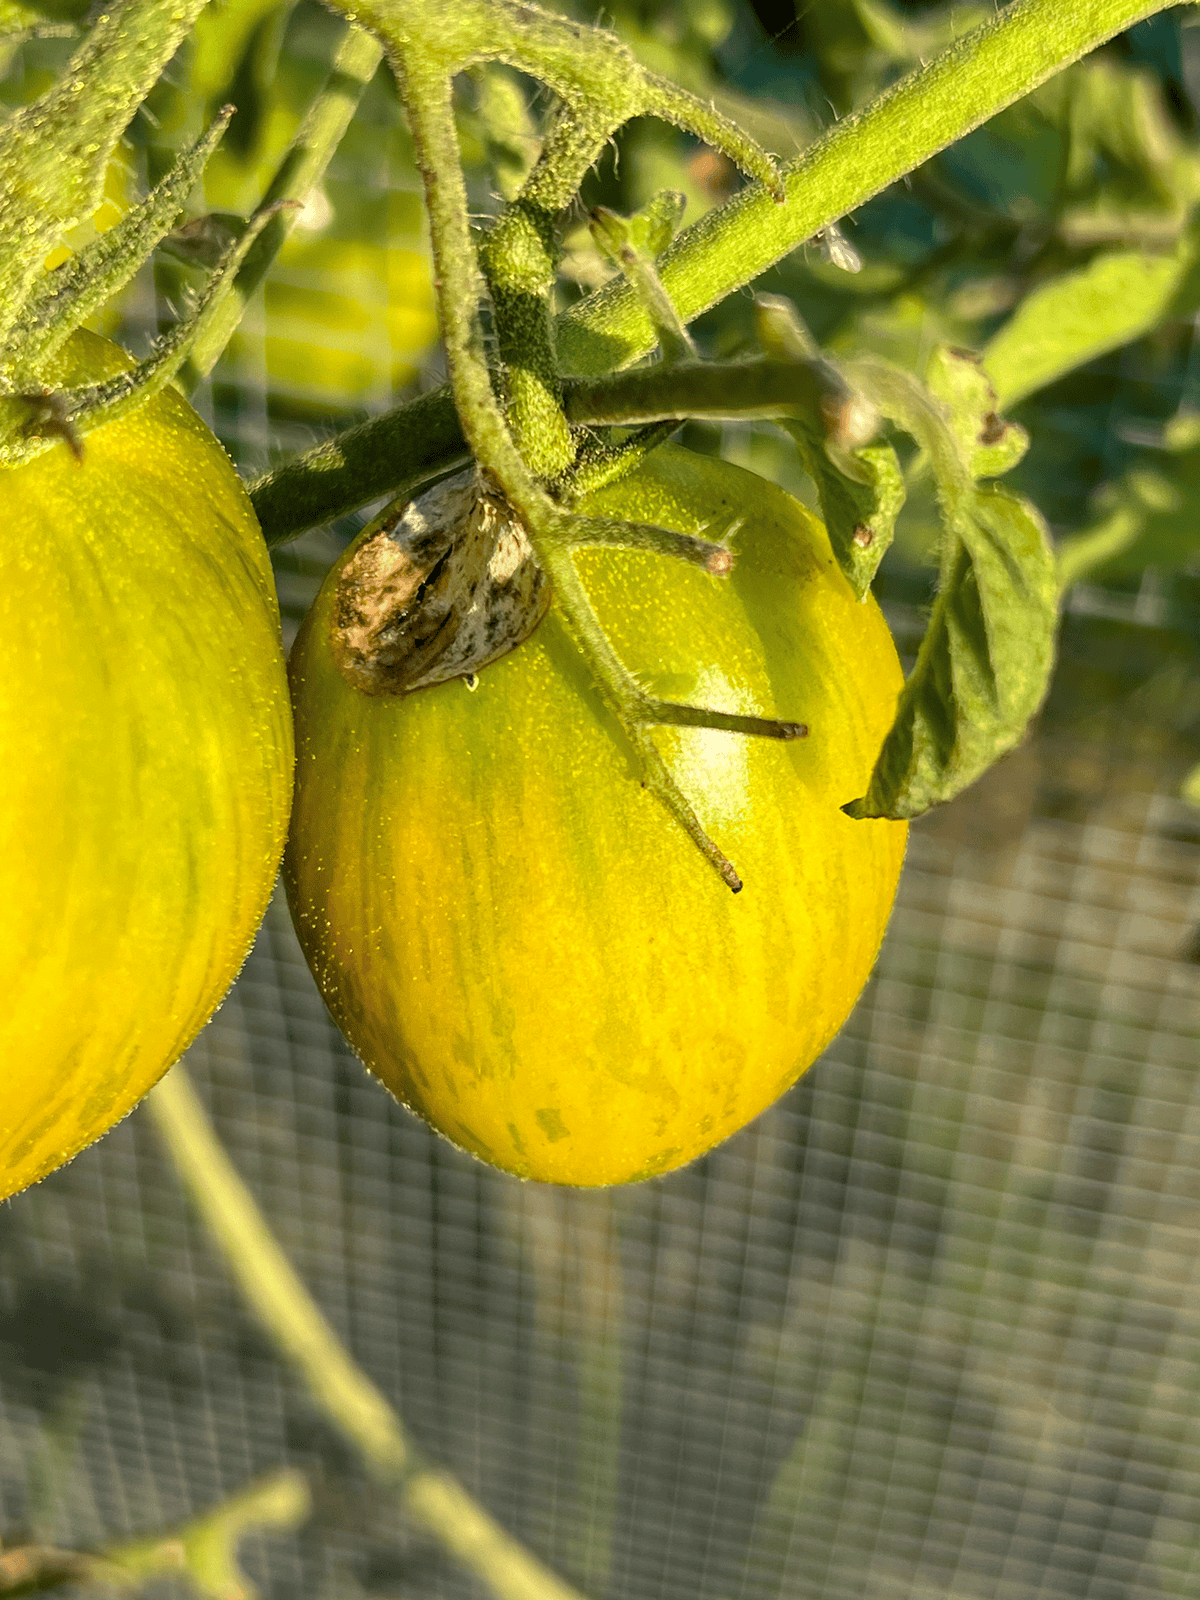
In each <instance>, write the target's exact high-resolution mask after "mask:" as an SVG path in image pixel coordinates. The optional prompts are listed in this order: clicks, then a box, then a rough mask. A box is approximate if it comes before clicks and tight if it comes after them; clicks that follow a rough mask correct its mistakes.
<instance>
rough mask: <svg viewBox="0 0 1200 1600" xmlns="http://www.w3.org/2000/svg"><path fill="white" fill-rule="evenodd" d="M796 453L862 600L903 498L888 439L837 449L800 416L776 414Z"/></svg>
mask: <svg viewBox="0 0 1200 1600" xmlns="http://www.w3.org/2000/svg"><path fill="white" fill-rule="evenodd" d="M780 426H781V427H782V428H784V429H786V431H787V432H788V433H789V434H791V436H792V438H793V439H794V440H795V441H796V448H797V450H798V451H799V453H800V462H801V465H802V466H803V468H804V470H805V472H807V473H808V475H809V477H810V478H811V479H812V481H813V483H814V485H815V486H816V490H817V497H818V499H819V500H820V503H821V518H822V521H823V522H824V523H825V527H826V531H827V532H828V534H829V542H830V544H832V546H833V553H834V555H835V556H836V557H837V561H838V565H839V566H840V567H841V569H842V571H843V573H844V574H845V576H846V578H847V580H848V581H849V584H850V587H851V588H852V589H853V590H854V592H855V594H856V595H857V596H858V598H859V599H860V600H861V599H863V598H864V597H865V595H866V593H867V591H868V589H870V587H871V580H872V579H873V578H874V576H875V573H876V571H877V570H878V567H879V563H880V561H882V559H883V554H884V551H885V550H886V549H887V547H888V545H890V544H891V542H892V536H893V534H894V532H895V528H896V517H897V515H898V514H899V511H900V507H901V506H902V505H903V504H904V474H903V473H902V472H901V470H900V463H899V462H898V461H897V459H896V452H895V451H894V450H893V449H892V447H891V445H890V444H876V445H866V446H864V447H863V448H862V449H859V450H844V449H840V448H839V447H838V446H837V445H836V444H833V443H831V442H830V441H829V440H828V439H827V438H826V437H825V434H824V431H823V430H822V429H819V428H818V427H816V426H814V424H813V423H812V422H811V421H808V420H806V419H803V418H794V419H793V418H783V419H780Z"/></svg>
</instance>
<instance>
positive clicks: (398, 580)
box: [332, 468, 550, 694]
mask: <svg viewBox="0 0 1200 1600" xmlns="http://www.w3.org/2000/svg"><path fill="white" fill-rule="evenodd" d="M549 604H550V585H549V583H548V582H547V580H546V576H545V574H544V573H543V572H542V570H541V568H540V567H539V566H538V564H537V561H536V559H535V557H534V554H533V549H532V547H531V545H530V543H529V539H528V536H527V535H526V533H525V530H524V528H523V527H522V526H521V524H520V523H519V522H518V521H517V519H516V518H515V517H514V516H513V514H512V512H511V510H510V509H509V507H508V506H507V504H506V503H505V502H504V501H503V500H502V499H501V498H500V497H499V496H498V495H497V494H495V493H494V492H492V491H491V490H489V489H488V488H487V487H486V486H485V485H484V483H483V481H482V479H481V478H480V476H479V474H478V473H476V471H475V470H474V468H471V469H469V470H468V471H466V472H461V473H458V474H457V475H456V476H454V477H452V478H447V479H446V480H445V481H444V482H442V483H439V484H436V485H435V486H434V487H433V488H432V489H429V490H427V491H426V493H425V494H423V495H419V496H418V497H417V498H416V499H415V500H410V501H409V502H408V503H407V504H406V505H405V506H404V507H403V508H402V509H401V510H400V511H399V512H398V513H397V510H396V509H395V508H394V507H393V508H389V510H388V511H387V512H385V513H384V514H383V515H382V516H381V517H379V518H378V519H377V520H376V522H375V524H373V525H372V527H370V528H369V529H368V530H367V532H366V534H365V536H364V537H363V538H362V540H361V541H360V542H359V544H358V545H357V546H356V547H355V548H354V550H353V552H352V553H351V555H350V556H349V557H348V559H347V560H346V563H345V565H344V567H343V568H342V571H341V573H340V575H339V577H338V583H337V592H336V599H335V603H334V613H333V634H332V644H333V654H334V659H335V661H336V663H337V665H338V667H339V669H340V670H341V672H342V673H343V675H344V676H345V677H346V678H347V679H348V680H349V681H350V682H351V683H352V684H353V685H354V686H355V687H356V688H357V689H360V690H362V691H363V693H365V694H410V693H412V692H413V690H415V689H424V688H429V687H430V686H432V685H433V684H436V683H445V682H446V681H447V680H448V679H450V678H468V679H470V678H473V677H474V676H475V674H476V673H478V672H479V671H480V669H481V668H483V667H485V666H487V665H488V664H489V663H491V662H493V661H497V660H499V658H500V657H501V656H504V655H507V654H508V652H509V651H510V650H514V649H515V648H516V647H517V645H519V644H521V643H522V642H523V641H524V640H525V639H527V638H528V637H529V635H530V634H531V633H532V632H533V630H534V629H535V628H536V627H537V625H538V623H539V622H540V621H541V619H542V617H543V616H545V614H546V610H547V608H548V606H549Z"/></svg>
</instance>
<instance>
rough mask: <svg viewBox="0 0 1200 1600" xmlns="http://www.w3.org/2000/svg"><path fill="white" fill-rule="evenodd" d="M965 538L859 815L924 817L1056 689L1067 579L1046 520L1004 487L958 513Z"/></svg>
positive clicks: (1010, 740) (855, 807) (979, 492)
mask: <svg viewBox="0 0 1200 1600" xmlns="http://www.w3.org/2000/svg"><path fill="white" fill-rule="evenodd" d="M956 528H957V532H958V534H959V546H958V550H957V553H956V555H955V557H954V560H953V562H952V565H951V567H950V572H949V575H948V577H947V578H946V581H945V583H944V584H943V586H942V590H941V593H940V594H939V595H938V598H937V601H936V603H935V605H934V608H933V614H932V616H931V617H930V620H929V627H928V629H927V631H926V634H925V638H924V640H923V641H922V644H921V649H920V652H919V654H918V656H917V663H916V666H915V667H914V668H913V671H912V675H911V676H910V677H909V679H908V682H907V683H906V684H905V686H904V689H903V691H902V693H901V696H900V702H899V706H898V709H897V715H896V722H895V725H894V726H893V728H892V730H891V732H890V733H889V734H888V736H887V739H886V740H885V741H884V746H883V749H882V751H881V752H880V756H879V760H878V761H877V762H876V765H875V770H874V772H873V773H872V774H871V782H870V785H869V787H868V789H867V793H866V795H865V796H864V797H863V798H862V799H860V800H855V801H853V802H852V803H851V804H850V805H848V806H845V807H843V809H844V810H845V811H846V812H848V813H849V815H850V816H853V817H881V816H887V817H915V816H920V814H921V813H922V812H923V811H927V810H928V809H929V808H930V807H931V806H934V805H937V804H938V803H939V802H940V801H943V800H949V799H951V798H952V797H953V796H954V795H956V794H958V793H959V792H960V791H961V790H962V789H964V788H966V786H967V785H968V784H969V783H971V782H973V781H974V779H976V778H977V777H978V776H979V775H980V773H982V772H983V771H984V769H985V768H986V767H988V766H990V764H991V763H992V762H993V761H995V760H996V759H997V757H998V756H1001V755H1003V754H1004V753H1005V751H1007V750H1011V749H1012V748H1013V746H1014V745H1016V744H1018V743H1019V742H1020V740H1021V738H1022V736H1023V735H1024V733H1025V729H1026V726H1027V725H1028V722H1029V719H1030V718H1031V717H1032V716H1033V714H1034V712H1035V711H1036V710H1037V708H1038V706H1039V705H1040V704H1041V701H1042V698H1043V696H1044V694H1045V692H1046V686H1047V684H1048V682H1049V677H1050V671H1051V667H1052V664H1053V655H1054V631H1055V623H1056V617H1057V605H1056V602H1057V596H1058V585H1057V582H1056V579H1055V571H1054V558H1053V556H1052V554H1051V551H1050V547H1049V543H1048V541H1047V538H1046V532H1045V529H1044V527H1043V526H1042V522H1041V519H1040V518H1039V516H1038V515H1037V513H1036V511H1035V510H1034V509H1033V507H1032V506H1030V505H1029V504H1028V502H1026V501H1024V500H1021V499H1020V498H1019V497H1018V496H1016V495H1014V494H1011V493H1009V491H1008V490H1006V489H1003V488H1001V487H999V486H998V485H997V486H991V485H989V486H987V487H985V488H980V489H976V490H975V491H974V492H973V493H972V494H971V495H970V496H969V497H968V500H967V503H966V505H964V507H963V508H962V511H961V513H960V515H959V517H958V518H957V519H956Z"/></svg>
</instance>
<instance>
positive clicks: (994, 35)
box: [558, 0, 1164, 374]
mask: <svg viewBox="0 0 1200 1600" xmlns="http://www.w3.org/2000/svg"><path fill="white" fill-rule="evenodd" d="M1163 9H1164V0H1015V4H1013V5H1010V6H1008V7H1006V8H1005V9H1004V10H1003V11H1001V12H999V13H998V14H997V15H996V16H995V17H992V18H990V19H989V20H988V21H987V22H985V23H982V24H981V25H980V26H979V27H978V28H975V29H973V30H972V31H971V32H970V33H968V34H965V35H964V36H963V37H962V38H961V39H959V40H956V42H955V43H954V44H952V45H950V46H949V47H948V48H947V49H946V50H944V51H942V52H941V54H940V55H938V56H935V57H934V59H933V60H932V61H930V62H928V63H926V64H925V65H924V66H922V67H918V68H916V69H915V70H914V71H913V72H910V73H909V74H908V75H907V76H906V77H904V78H902V79H900V81H899V82H898V83H896V84H893V85H892V87H891V88H889V89H886V90H885V91H884V92H883V93H882V94H881V95H879V96H878V97H877V98H876V99H875V100H873V101H872V102H871V103H870V104H869V105H868V106H865V107H864V108H863V109H862V110H861V111H856V112H854V113H853V114H852V115H850V116H848V117H844V118H843V119H842V120H841V121H840V122H837V123H835V124H834V125H833V127H832V128H830V129H829V131H828V132H827V133H826V134H825V135H824V137H823V138H821V139H818V140H817V141H816V142H815V143H814V144H812V145H810V146H809V148H808V149H807V150H805V151H804V153H803V154H802V155H800V156H797V157H796V158H795V159H794V160H793V161H791V162H789V163H788V165H787V166H786V167H785V169H784V176H785V180H786V185H787V199H786V201H785V203H784V204H783V205H776V204H774V203H773V201H772V200H771V198H770V196H769V195H767V194H766V193H765V192H764V191H763V190H762V189H760V188H756V187H753V186H752V187H750V188H748V189H745V190H743V191H742V192H741V193H740V194H738V195H736V196H735V197H734V198H733V199H732V200H731V201H729V203H728V204H727V205H725V206H722V207H721V208H720V209H719V210H716V211H710V212H709V213H708V215H707V216H705V217H702V218H701V219H700V221H699V222H697V223H696V224H694V226H693V227H691V228H688V229H686V230H685V231H684V232H683V233H682V234H681V235H680V236H679V238H678V239H677V240H676V242H675V243H674V244H673V245H672V246H671V248H670V249H669V250H668V251H667V252H666V254H665V255H664V256H663V258H662V260H661V261H660V263H659V272H660V276H661V278H662V282H663V286H664V288H665V289H666V291H667V293H668V294H669V295H670V297H671V302H672V304H673V305H674V306H675V308H676V309H677V310H678V312H679V314H680V316H681V317H682V318H683V320H684V321H685V322H690V321H692V320H693V318H695V317H697V316H699V315H700V313H701V312H703V311H706V310H707V309H708V307H709V306H712V305H715V304H716V303H717V302H718V301H720V300H723V299H724V298H725V297H726V296H727V295H729V294H732V293H733V292H734V291H735V290H737V289H740V288H742V287H743V286H744V285H745V284H747V283H750V282H751V281H752V280H753V279H754V278H756V277H758V276H759V274H760V273H762V272H765V271H766V270H767V268H768V267H770V266H773V265H774V263H775V262H776V261H778V260H780V258H781V257H783V256H785V255H787V253H788V251H789V250H794V249H795V248H796V246H797V245H798V244H800V243H802V242H803V241H804V240H805V239H811V238H812V236H813V235H814V234H815V233H817V232H819V230H820V229H822V228H824V227H826V226H828V224H829V223H831V222H836V221H837V220H838V218H839V217H843V216H845V214H846V213H847V212H848V211H852V210H853V209H854V208H855V207H856V206H860V205H862V204H863V203H864V201H866V200H869V199H870V198H871V197H872V196H873V195H876V194H878V193H879V192H880V191H881V190H882V189H885V188H886V187H887V186H888V184H890V183H894V182H895V181H896V180H897V178H901V177H903V176H904V174H905V173H908V172H911V171H912V170H913V168H914V167H918V166H920V165H921V163H922V162H924V161H927V160H928V159H929V158H930V156H932V155H935V154H936V153H937V151H939V150H944V149H945V148H946V146H947V145H950V144H953V143H954V141H955V140H956V139H961V138H962V137H963V135H964V134H967V133H969V132H970V131H971V130H972V129H973V128H977V127H978V126H979V125H980V123H983V122H986V121H987V119H988V118H989V117H992V116H995V114H996V112H998V111H1001V110H1003V108H1004V107H1005V106H1008V105H1011V104H1012V103H1013V101H1015V100H1019V99H1020V98H1021V97H1022V96H1023V95H1026V94H1028V93H1029V92H1030V90H1032V89H1036V88H1037V86H1038V85H1039V84H1040V83H1044V82H1045V80H1046V79H1047V78H1049V77H1051V76H1052V75H1053V74H1054V73H1056V72H1058V71H1060V70H1061V68H1063V67H1065V66H1067V65H1069V64H1070V63H1071V62H1072V61H1076V60H1078V59H1079V57H1080V56H1083V55H1086V54H1087V52H1088V51H1089V50H1094V49H1095V48H1096V47H1097V46H1098V45H1101V44H1103V43H1104V42H1105V41H1106V40H1108V39H1111V38H1112V37H1113V35H1114V34H1116V33H1119V32H1121V30H1122V29H1123V28H1128V27H1129V26H1130V25H1131V24H1132V23H1135V22H1139V21H1140V20H1141V19H1142V18H1143V17H1147V16H1151V15H1153V13H1154V12H1156V11H1161V10H1163ZM654 341H655V335H654V330H653V327H652V326H651V323H650V319H649V318H648V317H647V316H646V313H645V311H644V310H643V309H642V307H641V305H640V304H639V303H638V299H637V296H636V295H635V294H634V293H633V291H632V290H631V289H630V288H629V287H628V286H627V285H625V284H623V283H617V284H614V285H612V286H609V285H606V286H605V287H604V288H603V289H601V290H598V291H597V292H596V293H595V294H593V295H591V296H589V297H588V299H586V300H584V301H583V302H581V303H580V304H579V305H578V306H573V307H572V308H571V310H570V311H568V312H567V313H566V314H565V315H564V317H563V318H562V319H561V320H560V323H559V329H558V346H559V354H560V357H561V359H562V361H563V365H564V368H565V369H566V370H567V371H570V372H576V373H579V374H593V373H601V372H606V371H610V370H611V369H612V368H614V367H620V366H624V365H626V364H628V363H629V362H630V361H633V360H636V359H637V357H638V356H641V355H644V354H645V353H646V352H647V351H649V350H651V349H653V347H654Z"/></svg>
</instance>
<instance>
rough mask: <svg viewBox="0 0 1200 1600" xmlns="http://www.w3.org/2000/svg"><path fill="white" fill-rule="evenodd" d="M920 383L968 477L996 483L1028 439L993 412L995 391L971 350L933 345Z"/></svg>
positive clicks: (1010, 465)
mask: <svg viewBox="0 0 1200 1600" xmlns="http://www.w3.org/2000/svg"><path fill="white" fill-rule="evenodd" d="M925 382H926V384H927V385H928V387H929V389H930V391H931V393H932V394H933V395H934V397H935V398H936V399H938V400H940V401H941V403H942V405H943V406H944V407H945V409H946V414H947V419H948V421H949V425H950V429H951V432H952V433H953V434H954V436H955V438H956V439H957V441H958V445H959V449H960V450H961V451H962V457H963V461H964V462H965V464H966V468H967V471H968V472H969V473H970V474H971V476H972V478H998V477H999V476H1000V475H1001V474H1002V473H1005V472H1008V471H1009V470H1010V469H1011V468H1013V467H1015V466H1016V464H1017V462H1018V461H1020V459H1021V457H1022V456H1023V455H1024V454H1025V452H1026V450H1028V448H1029V435H1028V434H1027V433H1026V432H1025V429H1024V428H1022V427H1020V426H1018V424H1017V423H1015V422H1006V421H1005V419H1004V418H1003V417H1001V416H1000V415H999V413H998V410H997V405H998V402H997V400H996V391H995V390H994V389H993V388H992V385H991V383H990V381H989V379H988V375H987V373H986V372H985V371H984V368H983V366H982V364H981V362H980V359H979V357H978V356H977V355H975V354H974V352H973V351H970V350H956V349H953V348H952V347H951V346H950V345H945V344H940V345H937V346H935V348H934V351H933V353H932V355H931V356H930V358H929V362H928V365H927V366H926V368H925Z"/></svg>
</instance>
